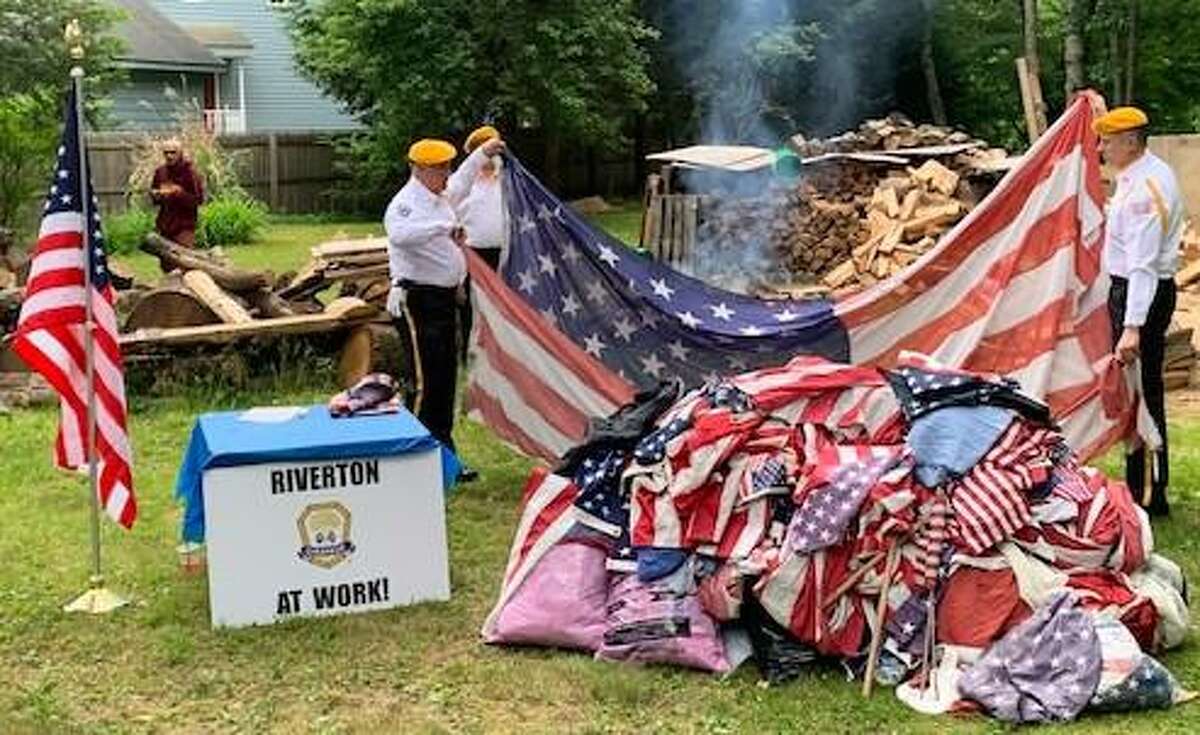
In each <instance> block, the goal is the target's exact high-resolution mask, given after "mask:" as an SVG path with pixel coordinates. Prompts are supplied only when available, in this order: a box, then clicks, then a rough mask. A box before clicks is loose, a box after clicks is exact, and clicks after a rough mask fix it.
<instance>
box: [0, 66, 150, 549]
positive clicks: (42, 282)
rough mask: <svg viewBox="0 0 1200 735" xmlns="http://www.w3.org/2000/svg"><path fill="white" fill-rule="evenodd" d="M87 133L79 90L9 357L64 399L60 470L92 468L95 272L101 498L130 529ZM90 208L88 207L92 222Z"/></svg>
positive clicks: (128, 483)
mask: <svg viewBox="0 0 1200 735" xmlns="http://www.w3.org/2000/svg"><path fill="white" fill-rule="evenodd" d="M80 130H81V128H80V127H79V120H78V118H77V115H76V106H75V92H74V91H73V90H72V92H71V93H70V94H69V95H68V97H67V103H66V115H65V120H64V127H63V134H62V139H61V144H60V145H59V147H58V161H57V164H56V165H55V167H54V175H53V177H52V179H51V182H50V190H49V192H48V194H47V195H46V203H45V207H44V210H45V211H44V213H43V215H42V223H41V228H40V230H39V232H38V241H37V249H36V251H35V252H34V255H33V259H32V261H31V264H30V270H29V281H28V283H27V284H26V286H25V300H24V302H23V303H22V305H21V315H20V317H19V320H18V322H17V331H16V333H15V334H14V336H13V340H12V349H13V351H14V352H15V353H16V354H17V355H19V356H20V357H21V359H23V360H24V361H25V362H26V363H27V364H28V365H29V367H30V368H32V369H33V370H35V371H36V372H38V373H40V374H41V375H42V376H43V377H45V378H46V381H47V382H48V383H50V385H51V386H53V387H54V390H55V391H56V392H57V393H58V396H59V406H60V408H61V417H60V420H59V427H58V438H57V440H56V442H55V445H54V453H55V460H56V462H57V464H58V466H59V467H62V468H64V469H77V468H80V467H86V466H87V465H88V451H87V449H88V447H87V444H88V423H87V418H88V395H87V339H88V336H87V332H86V308H87V307H86V298H87V293H86V290H85V278H86V274H85V272H84V269H85V268H87V269H89V270H90V271H91V284H92V309H93V318H94V321H95V327H94V329H93V332H92V338H93V340H94V362H95V368H94V372H95V392H96V460H97V465H98V477H99V482H98V484H97V492H98V493H99V500H100V504H101V505H102V506H103V507H104V509H105V511H107V513H108V515H109V516H110V517H112V519H113V520H115V521H116V522H118V523H120V524H121V525H122V526H125V527H126V528H129V527H131V526H132V525H133V522H134V520H135V519H136V518H137V502H136V501H135V499H134V496H133V481H132V477H131V472H130V462H131V457H130V448H129V435H128V433H127V431H126V428H125V416H126V409H125V377H124V373H123V369H122V362H121V348H120V345H119V344H118V341H117V317H116V313H115V312H114V310H113V303H114V301H115V297H114V294H113V288H112V283H111V279H110V277H109V272H108V265H107V261H106V259H105V257H104V248H103V238H104V235H103V233H102V232H101V230H100V214H99V212H97V201H96V198H95V196H94V195H93V194H92V186H91V182H90V181H87V182H84V181H82V180H81V177H80V175H79V172H80V163H81V161H82V158H81V157H82V156H83V155H85V154H84V152H83V151H81V150H80V141H79V136H80ZM85 201H88V202H89V203H90V207H88V208H87V209H88V210H89V211H90V212H91V216H90V217H88V218H87V220H88V221H85V216H84V210H85V208H84V206H83V203H84V202H85ZM85 228H86V230H87V233H88V237H86V238H85V237H84V232H85Z"/></svg>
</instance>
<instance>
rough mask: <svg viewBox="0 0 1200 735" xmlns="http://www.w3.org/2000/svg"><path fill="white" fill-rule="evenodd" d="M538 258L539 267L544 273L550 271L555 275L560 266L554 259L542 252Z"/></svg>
mask: <svg viewBox="0 0 1200 735" xmlns="http://www.w3.org/2000/svg"><path fill="white" fill-rule="evenodd" d="M537 259H538V268H539V269H540V270H541V271H542V273H549V274H550V275H552V276H553V275H554V274H555V273H557V272H558V266H557V265H555V263H554V261H553V260H551V259H550V256H549V255H545V254H542V255H539V256H537Z"/></svg>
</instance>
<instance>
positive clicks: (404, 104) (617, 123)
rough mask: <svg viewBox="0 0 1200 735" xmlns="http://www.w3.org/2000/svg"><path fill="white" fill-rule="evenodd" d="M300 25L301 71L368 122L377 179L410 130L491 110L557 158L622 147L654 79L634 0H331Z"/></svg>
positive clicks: (366, 148)
mask: <svg viewBox="0 0 1200 735" xmlns="http://www.w3.org/2000/svg"><path fill="white" fill-rule="evenodd" d="M293 31H294V36H295V39H296V42H297V43H296V46H297V58H298V61H299V64H300V68H301V69H302V70H303V71H304V73H306V74H307V75H308V76H309V77H310V78H311V79H312V80H313V81H314V82H315V83H316V84H317V85H318V86H320V87H321V88H322V89H324V90H325V91H326V92H328V93H330V94H331V95H333V96H334V97H336V98H338V99H340V100H341V101H342V102H344V103H345V104H346V106H347V107H348V108H349V110H350V111H351V112H354V113H357V114H359V115H361V116H362V117H363V119H364V120H365V121H366V123H367V124H368V126H369V133H368V134H367V136H365V137H364V138H363V139H362V140H360V142H359V146H358V151H359V153H360V154H361V155H362V156H363V159H364V162H365V163H366V164H367V165H366V171H367V173H368V175H370V176H371V177H372V178H374V179H375V180H377V181H378V180H381V179H383V178H392V177H394V176H395V175H396V174H397V173H398V169H399V168H400V164H401V162H402V155H401V154H400V152H401V151H403V150H404V147H405V146H407V143H408V142H409V141H410V140H411V139H412V138H414V137H418V136H422V135H438V136H445V135H455V134H459V133H461V132H462V131H464V130H466V129H468V128H469V127H470V126H472V125H475V124H477V123H479V122H481V121H482V120H484V119H485V118H491V119H494V120H495V121H497V122H499V123H500V124H501V125H502V126H503V127H505V128H506V129H507V130H510V131H512V130H517V129H521V130H526V131H536V132H537V133H539V134H540V135H541V136H543V137H544V139H545V140H546V141H547V146H546V147H547V151H548V156H547V157H548V158H549V159H551V160H550V164H551V166H553V164H554V161H553V158H554V155H555V154H554V152H555V151H557V150H559V148H560V146H561V141H564V140H570V141H571V142H572V144H574V145H584V146H598V147H601V148H610V149H612V148H618V147H620V146H621V145H622V144H623V143H624V142H625V137H624V130H625V127H626V125H627V124H628V122H629V121H630V120H631V119H632V117H633V115H634V114H636V113H637V112H638V111H639V110H642V109H644V104H645V99H646V97H647V95H648V94H649V93H650V91H651V90H652V87H653V85H652V82H651V81H650V78H649V76H648V75H647V73H646V65H647V54H646V51H645V43H646V42H647V41H648V40H650V38H651V36H652V31H651V30H650V29H649V28H648V27H647V26H646V25H645V24H643V23H642V22H641V20H639V19H638V17H637V15H636V14H635V12H634V9H633V3H632V2H631V0H563V1H561V2H554V3H547V2H539V1H538V0H511V1H510V2H507V3H504V4H501V3H498V2H497V3H480V2H469V1H468V0H441V1H440V2H434V1H432V0H406V1H401V0H324V1H323V2H319V3H304V4H302V5H301V6H300V7H299V8H298V10H297V12H296V15H295V17H294V24H293ZM550 173H551V176H550V178H551V179H552V180H553V178H554V177H553V172H550Z"/></svg>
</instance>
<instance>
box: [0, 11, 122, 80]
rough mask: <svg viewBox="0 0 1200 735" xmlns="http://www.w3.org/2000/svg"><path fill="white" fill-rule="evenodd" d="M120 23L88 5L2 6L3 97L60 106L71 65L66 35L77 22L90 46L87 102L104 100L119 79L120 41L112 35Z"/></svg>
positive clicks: (0, 72) (114, 14)
mask: <svg viewBox="0 0 1200 735" xmlns="http://www.w3.org/2000/svg"><path fill="white" fill-rule="evenodd" d="M118 17H119V16H118V13H117V12H116V11H114V10H113V9H111V8H110V7H109V6H107V5H105V4H103V3H97V2H89V1H88V0H0V97H10V96H13V95H19V94H23V95H33V96H35V97H47V96H48V97H53V98H54V99H55V101H57V100H58V98H59V96H60V95H61V94H62V91H63V90H64V89H65V88H66V86H67V84H68V76H67V73H68V72H69V71H70V68H71V66H72V65H73V62H72V61H71V59H70V57H69V56H68V55H67V48H66V45H65V44H64V42H63V29H64V28H66V25H67V22H68V21H70V20H71V19H72V18H78V19H79V22H80V24H81V25H82V26H83V29H84V33H85V42H86V44H87V46H86V48H87V58H86V62H85V65H86V68H87V72H88V97H89V99H92V100H96V99H100V98H102V97H103V96H104V95H105V94H106V93H107V91H108V90H109V89H111V88H112V85H113V84H114V83H116V82H117V81H119V80H120V79H121V73H120V71H119V70H118V69H117V68H116V66H115V64H114V57H115V56H116V55H117V54H118V53H119V52H120V50H121V41H120V40H119V39H117V38H115V37H114V36H112V35H111V31H112V26H113V23H114V22H116V20H117V19H118Z"/></svg>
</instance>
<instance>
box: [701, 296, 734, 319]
mask: <svg viewBox="0 0 1200 735" xmlns="http://www.w3.org/2000/svg"><path fill="white" fill-rule="evenodd" d="M708 308H710V309H712V313H713V318H714V319H720V320H722V321H729V320H730V319H731V318H732V317H733V315H734V314H736V313H737V312H735V311H734V310H733V309H730V308H729V307H728V306H726V305H725V302H724V301H722V302H721V303H719V304H717V305H716V306H713V305H712V304H709V305H708Z"/></svg>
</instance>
